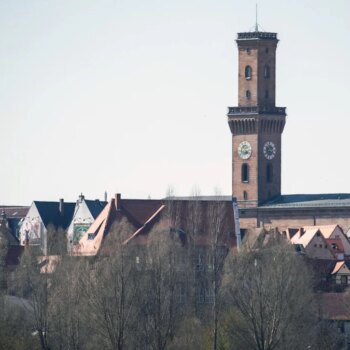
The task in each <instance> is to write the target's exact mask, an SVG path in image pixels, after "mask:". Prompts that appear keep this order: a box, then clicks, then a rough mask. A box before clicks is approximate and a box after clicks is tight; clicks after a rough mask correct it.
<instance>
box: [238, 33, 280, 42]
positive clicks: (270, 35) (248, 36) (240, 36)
mask: <svg viewBox="0 0 350 350" xmlns="http://www.w3.org/2000/svg"><path fill="white" fill-rule="evenodd" d="M237 39H238V40H240V39H270V40H271V39H272V40H276V39H277V33H268V32H243V33H238V34H237Z"/></svg>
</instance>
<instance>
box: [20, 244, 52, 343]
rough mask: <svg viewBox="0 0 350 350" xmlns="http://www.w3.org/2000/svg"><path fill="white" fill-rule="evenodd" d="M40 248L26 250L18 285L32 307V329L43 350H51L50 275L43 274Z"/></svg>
mask: <svg viewBox="0 0 350 350" xmlns="http://www.w3.org/2000/svg"><path fill="white" fill-rule="evenodd" d="M40 253H41V251H40V248H39V247H30V248H29V247H28V248H27V249H25V251H24V253H23V255H22V258H21V262H20V266H19V269H18V275H17V277H18V283H19V288H20V292H21V295H22V296H23V297H25V298H27V299H28V300H29V301H30V302H31V305H32V309H31V310H30V312H31V313H32V318H31V319H32V328H33V332H34V334H37V336H38V338H39V340H40V346H41V349H42V350H49V349H50V345H49V338H48V333H49V326H50V322H49V303H48V286H49V276H48V274H42V273H41V267H42V266H41V265H40V263H39V262H40V261H39V256H40Z"/></svg>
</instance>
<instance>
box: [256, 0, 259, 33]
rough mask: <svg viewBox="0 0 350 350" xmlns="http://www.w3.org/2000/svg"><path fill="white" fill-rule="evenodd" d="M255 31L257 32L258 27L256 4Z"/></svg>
mask: <svg viewBox="0 0 350 350" xmlns="http://www.w3.org/2000/svg"><path fill="white" fill-rule="evenodd" d="M255 31H256V32H258V31H259V27H258V4H257V3H256V4H255Z"/></svg>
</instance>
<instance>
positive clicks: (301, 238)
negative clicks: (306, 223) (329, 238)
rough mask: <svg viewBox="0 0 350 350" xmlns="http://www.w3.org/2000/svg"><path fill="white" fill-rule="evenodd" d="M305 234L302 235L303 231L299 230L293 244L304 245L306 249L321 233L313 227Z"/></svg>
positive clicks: (306, 230) (292, 240)
mask: <svg viewBox="0 0 350 350" xmlns="http://www.w3.org/2000/svg"><path fill="white" fill-rule="evenodd" d="M304 230H305V232H304V233H303V234H302V235H301V230H299V231H298V232H297V233H296V234H295V235H294V236H293V237H292V239H291V242H292V243H293V244H302V245H303V246H304V248H306V247H307V246H308V245H309V244H310V242H311V241H312V239H313V238H314V237H315V235H316V233H317V232H319V229H318V228H317V227H312V228H308V229H305V228H304Z"/></svg>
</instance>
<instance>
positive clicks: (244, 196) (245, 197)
mask: <svg viewBox="0 0 350 350" xmlns="http://www.w3.org/2000/svg"><path fill="white" fill-rule="evenodd" d="M243 199H244V200H245V201H246V200H247V199H248V192H247V191H243Z"/></svg>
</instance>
